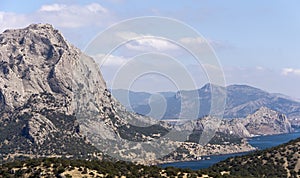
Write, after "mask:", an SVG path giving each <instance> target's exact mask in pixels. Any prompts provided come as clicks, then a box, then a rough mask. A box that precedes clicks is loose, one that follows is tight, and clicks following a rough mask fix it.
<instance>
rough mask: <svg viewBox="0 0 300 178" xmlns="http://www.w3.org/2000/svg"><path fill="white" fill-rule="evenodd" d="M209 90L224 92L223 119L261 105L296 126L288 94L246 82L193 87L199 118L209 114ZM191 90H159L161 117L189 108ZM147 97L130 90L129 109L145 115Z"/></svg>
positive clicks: (299, 106)
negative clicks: (164, 105) (164, 106)
mask: <svg viewBox="0 0 300 178" xmlns="http://www.w3.org/2000/svg"><path fill="white" fill-rule="evenodd" d="M212 89H214V91H216V92H215V93H216V94H217V95H218V94H219V93H221V92H226V95H227V98H226V107H225V112H224V117H225V118H241V117H246V116H248V115H249V114H252V113H254V112H255V111H257V110H258V109H259V108H261V107H267V108H270V109H272V110H275V111H278V112H280V113H283V114H285V115H287V116H288V118H289V119H290V120H291V121H292V124H294V125H297V118H300V103H299V102H297V101H296V100H293V99H291V97H288V96H285V95H282V94H272V93H268V92H267V91H264V90H261V89H258V88H255V87H251V86H248V85H229V86H227V87H226V88H224V87H220V86H216V85H211V84H206V85H204V86H203V87H202V88H200V89H198V90H196V92H198V94H199V98H197V99H198V101H199V103H200V109H199V115H198V117H199V118H201V117H203V116H205V115H208V114H209V111H210V106H211V94H212V92H211V91H212ZM122 91H123V92H125V91H126V90H115V91H114V92H113V94H115V93H118V95H114V96H115V97H116V98H117V99H118V100H119V101H121V103H124V102H123V100H122V99H121V98H122V97H121V95H122V94H121V93H122ZM193 92H195V91H178V92H161V93H159V94H161V95H162V96H163V97H164V98H165V100H166V103H167V109H166V112H165V115H164V117H163V118H164V119H168V118H176V117H178V116H179V113H180V110H181V109H182V110H185V109H186V108H181V105H182V106H183V107H187V108H190V107H192V106H193V102H194V101H195V98H193V97H188V96H189V95H190V94H191V93H193ZM150 97H151V94H150V93H144V92H130V95H129V99H130V104H131V107H132V110H133V111H135V112H137V113H139V114H143V115H147V114H148V113H149V112H150V110H151V109H150V103H151V102H154V101H151V102H149V98H150ZM182 98H185V104H181V101H182ZM186 98H188V99H186ZM128 105H129V103H127V105H126V107H128Z"/></svg>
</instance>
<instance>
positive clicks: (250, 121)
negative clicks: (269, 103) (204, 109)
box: [175, 107, 293, 142]
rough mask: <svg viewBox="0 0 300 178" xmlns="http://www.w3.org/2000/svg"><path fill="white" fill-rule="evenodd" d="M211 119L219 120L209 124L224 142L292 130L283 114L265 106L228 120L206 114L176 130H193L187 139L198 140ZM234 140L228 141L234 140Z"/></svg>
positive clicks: (179, 126)
mask: <svg viewBox="0 0 300 178" xmlns="http://www.w3.org/2000/svg"><path fill="white" fill-rule="evenodd" d="M213 120H219V123H218V122H214V124H212V125H211V126H212V128H213V127H215V128H213V130H215V131H216V133H217V134H216V135H218V134H222V135H223V137H222V138H223V141H224V142H226V139H225V138H228V139H234V140H235V141H238V140H239V139H238V138H248V137H253V136H257V135H275V134H283V133H290V132H292V131H293V128H292V127H291V123H290V122H289V120H288V119H287V117H286V116H285V115H284V114H281V113H279V112H276V111H273V110H270V109H268V108H266V107H262V108H260V109H258V110H257V111H256V112H255V113H253V114H249V115H248V116H247V117H245V118H239V119H231V120H228V119H218V118H214V117H211V116H206V117H204V118H202V119H199V120H194V121H190V122H187V123H185V124H182V125H178V126H175V127H178V128H177V129H178V130H193V134H191V135H190V137H189V140H190V141H198V140H199V139H200V136H201V134H202V131H203V129H204V126H205V123H206V122H209V121H213ZM216 123H218V124H216ZM224 139H225V140H224ZM234 140H231V141H229V142H234ZM227 141H228V140H227Z"/></svg>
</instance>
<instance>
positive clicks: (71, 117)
mask: <svg viewBox="0 0 300 178" xmlns="http://www.w3.org/2000/svg"><path fill="white" fill-rule="evenodd" d="M0 58H1V61H0V108H1V111H0V149H1V153H0V155H1V158H3V159H9V158H10V157H14V156H19V155H29V156H34V155H45V156H53V155H54V156H55V155H56V156H66V155H69V156H71V157H72V156H76V157H83V156H87V155H97V154H100V153H99V152H106V153H110V155H111V156H114V154H115V155H118V156H120V152H122V151H124V150H127V151H128V150H130V148H129V147H130V146H129V145H128V144H129V143H132V142H139V141H147V140H151V139H153V138H156V137H157V135H158V134H161V135H164V134H165V133H166V132H167V131H168V126H167V125H166V124H165V125H164V124H160V123H158V122H154V121H151V119H150V118H147V117H144V116H140V115H137V114H134V113H129V112H127V111H126V110H125V108H124V107H123V106H122V105H121V104H120V103H119V102H118V101H117V100H116V99H114V98H113V97H112V96H111V94H110V92H109V91H108V90H107V89H106V84H105V82H104V80H103V78H102V75H101V73H100V71H99V68H98V65H97V64H96V63H95V62H94V60H93V59H92V58H90V57H88V56H87V55H85V54H84V53H82V52H81V51H80V50H79V49H77V48H76V47H74V46H72V45H71V44H69V43H68V42H67V41H66V40H65V39H64V37H63V36H62V35H61V33H60V32H59V31H57V30H56V29H54V28H53V27H52V26H51V25H48V24H47V25H44V24H33V25H30V26H28V27H26V28H24V29H16V30H6V31H4V32H3V33H2V34H1V35H0ZM133 123H134V124H133ZM143 124H144V125H143ZM145 124H148V125H149V124H150V126H149V127H145ZM128 140H129V141H128ZM126 141H127V142H126ZM128 142H129V143H128ZM74 143H76V144H74ZM112 148H113V149H112ZM141 150H143V149H142V148H141ZM128 152H129V153H130V151H128ZM129 153H122V156H123V157H124V158H127V156H128V155H127V154H129ZM143 154H146V152H144V153H141V154H140V155H139V156H142V157H143V156H144V157H145V158H147V156H145V155H143ZM100 155H101V154H100ZM122 156H121V157H122ZM128 157H129V158H130V159H131V158H133V159H134V158H135V156H134V155H130V156H128ZM154 157H155V156H154Z"/></svg>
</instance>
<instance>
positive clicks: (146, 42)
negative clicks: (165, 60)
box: [117, 31, 179, 52]
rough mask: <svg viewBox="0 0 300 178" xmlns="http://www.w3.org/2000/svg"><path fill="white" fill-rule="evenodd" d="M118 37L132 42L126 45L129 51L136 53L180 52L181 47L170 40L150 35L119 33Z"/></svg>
mask: <svg viewBox="0 0 300 178" xmlns="http://www.w3.org/2000/svg"><path fill="white" fill-rule="evenodd" d="M117 36H118V37H120V38H121V39H123V40H131V41H129V42H128V43H126V44H125V46H126V47H127V49H130V50H136V51H144V52H145V51H148V52H153V51H170V50H178V49H179V46H178V45H176V44H174V43H172V42H171V41H169V40H168V39H164V38H161V37H157V36H152V35H148V34H137V33H134V32H124V31H123V32H118V33H117Z"/></svg>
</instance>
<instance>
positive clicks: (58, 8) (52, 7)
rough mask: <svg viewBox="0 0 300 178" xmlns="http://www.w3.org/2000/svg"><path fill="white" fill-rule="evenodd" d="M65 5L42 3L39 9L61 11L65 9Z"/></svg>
mask: <svg viewBox="0 0 300 178" xmlns="http://www.w3.org/2000/svg"><path fill="white" fill-rule="evenodd" d="M66 7H67V6H66V5H64V4H51V5H43V6H42V7H41V8H40V9H39V11H46V12H53V11H61V10H63V9H66Z"/></svg>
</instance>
